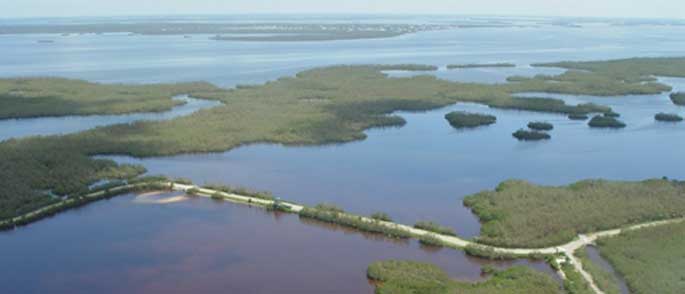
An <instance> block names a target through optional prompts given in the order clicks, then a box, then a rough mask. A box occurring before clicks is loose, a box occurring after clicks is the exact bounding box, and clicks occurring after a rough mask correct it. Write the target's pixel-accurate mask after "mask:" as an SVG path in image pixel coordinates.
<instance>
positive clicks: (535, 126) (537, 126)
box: [528, 121, 554, 131]
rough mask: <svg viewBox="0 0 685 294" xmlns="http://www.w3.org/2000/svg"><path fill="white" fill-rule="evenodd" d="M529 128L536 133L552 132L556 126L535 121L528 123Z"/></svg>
mask: <svg viewBox="0 0 685 294" xmlns="http://www.w3.org/2000/svg"><path fill="white" fill-rule="evenodd" d="M528 128H530V129H531V130H536V131H551V130H553V129H554V125H552V124H551V123H548V122H542V121H535V122H530V123H528Z"/></svg>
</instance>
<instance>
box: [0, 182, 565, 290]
mask: <svg viewBox="0 0 685 294" xmlns="http://www.w3.org/2000/svg"><path fill="white" fill-rule="evenodd" d="M172 196H178V194H163V195H160V196H138V197H137V196H135V195H127V196H121V197H117V198H114V199H112V200H109V201H102V202H98V203H95V204H92V205H89V206H86V207H84V208H81V209H78V210H72V211H68V212H65V213H63V214H60V215H57V216H56V217H53V218H50V219H46V220H43V221H40V222H38V223H35V224H33V225H31V226H28V227H24V228H21V229H18V230H16V231H12V232H4V233H0V251H1V252H3V253H2V255H0V264H2V265H5V266H3V267H2V268H1V269H0V285H2V291H0V292H2V293H3V294H5V293H7V294H9V293H17V294H18V293H22V294H31V293H37V294H38V293H40V294H42V293H191V292H192V293H345V294H346V293H372V286H371V285H370V284H369V282H368V281H367V279H366V267H367V265H368V264H369V263H371V262H373V261H376V260H384V259H409V260H417V261H424V262H430V263H434V264H437V265H439V266H440V267H442V268H443V269H445V270H446V271H447V272H448V273H449V274H450V275H451V276H452V277H454V278H459V279H466V280H478V279H480V278H481V277H480V266H481V265H483V264H485V263H490V264H494V265H496V266H499V267H506V266H510V265H512V264H526V265H530V266H533V267H534V268H536V269H539V270H542V271H545V272H547V273H549V274H550V275H553V274H554V273H553V272H552V271H551V270H550V269H549V267H548V266H547V265H546V264H544V263H531V262H527V261H517V262H514V263H512V262H485V261H482V260H479V259H474V258H469V257H467V256H465V255H464V253H463V252H461V251H456V250H451V249H434V248H422V247H421V246H420V245H419V244H418V242H415V241H406V242H405V241H397V240H390V239H386V238H383V237H381V236H378V235H369V234H362V233H359V232H356V231H350V230H348V229H345V228H341V227H337V226H332V225H329V224H323V223H320V222H316V221H307V220H301V219H299V217H298V216H296V215H288V214H273V213H269V212H266V211H264V210H261V209H258V208H249V207H246V206H242V205H237V204H232V203H228V202H215V201H212V200H209V199H204V198H203V199H186V200H184V201H182V202H176V203H170V204H161V203H156V202H155V201H156V200H160V199H168V198H169V197H172Z"/></svg>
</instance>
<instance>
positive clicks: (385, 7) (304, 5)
mask: <svg viewBox="0 0 685 294" xmlns="http://www.w3.org/2000/svg"><path fill="white" fill-rule="evenodd" d="M333 3H335V4H333ZM0 7H1V9H0V17H31V16H100V15H154V14H238V13H440V14H488V15H495V14H506V15H550V16H611V17H668V18H685V1H684V0H337V1H326V0H0Z"/></svg>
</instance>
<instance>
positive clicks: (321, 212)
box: [299, 205, 412, 239]
mask: <svg viewBox="0 0 685 294" xmlns="http://www.w3.org/2000/svg"><path fill="white" fill-rule="evenodd" d="M299 215H300V217H303V218H311V219H315V220H319V221H322V222H327V223H332V224H337V225H341V226H346V227H350V228H354V229H357V230H360V231H364V232H369V233H374V234H382V235H385V236H387V237H390V238H398V239H407V238H411V237H412V234H411V233H410V232H408V231H406V230H404V229H402V228H399V227H388V226H385V225H382V224H380V223H379V222H378V221H377V220H373V219H364V218H362V217H360V216H355V215H351V214H347V213H345V212H344V211H343V210H342V209H340V208H337V207H335V206H330V205H317V206H316V207H314V208H310V207H305V208H304V209H302V210H301V211H300V213H299Z"/></svg>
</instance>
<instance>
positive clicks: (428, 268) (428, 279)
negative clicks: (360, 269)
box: [367, 260, 562, 294]
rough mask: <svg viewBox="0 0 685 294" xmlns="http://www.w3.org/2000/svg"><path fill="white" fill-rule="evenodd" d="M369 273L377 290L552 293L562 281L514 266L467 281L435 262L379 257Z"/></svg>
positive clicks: (397, 293) (385, 293)
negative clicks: (449, 272) (451, 274)
mask: <svg viewBox="0 0 685 294" xmlns="http://www.w3.org/2000/svg"><path fill="white" fill-rule="evenodd" d="M367 276H368V277H369V279H370V280H372V281H375V282H376V283H375V285H376V293H378V294H404V293H407V294H408V293H432V294H441V293H445V294H448V293H470V294H490V293H492V294H495V293H496V294H508V293H511V294H514V293H517V294H518V293H527V294H553V293H562V292H561V290H560V289H559V284H558V283H557V282H556V281H555V280H554V279H552V278H551V277H549V276H547V275H545V274H544V273H541V272H537V271H535V270H532V269H530V268H527V267H522V266H515V267H512V268H509V269H506V270H504V271H501V272H496V273H494V274H493V275H492V276H491V277H490V278H489V279H488V280H487V281H485V282H481V283H467V282H460V281H456V280H453V279H451V278H450V277H449V276H448V275H447V274H446V273H445V272H444V271H443V270H442V269H440V268H439V267H437V266H435V265H431V264H427V263H420V262H413V261H395V260H391V261H380V262H375V263H373V264H371V265H369V267H368V269H367Z"/></svg>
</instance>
